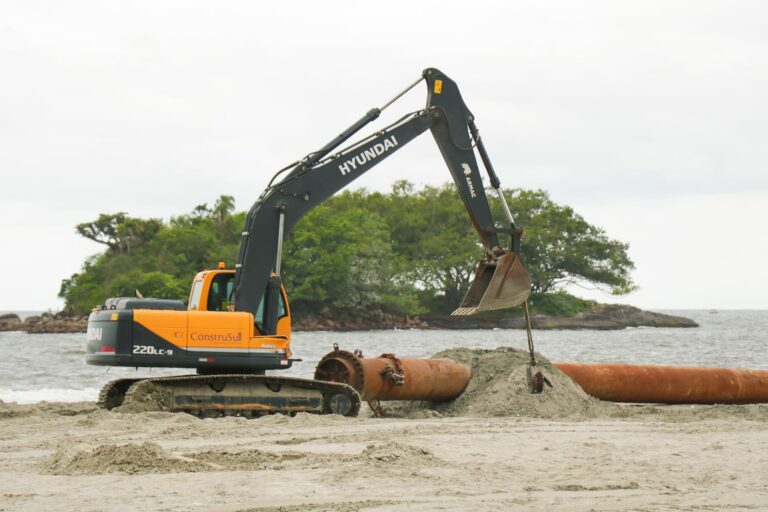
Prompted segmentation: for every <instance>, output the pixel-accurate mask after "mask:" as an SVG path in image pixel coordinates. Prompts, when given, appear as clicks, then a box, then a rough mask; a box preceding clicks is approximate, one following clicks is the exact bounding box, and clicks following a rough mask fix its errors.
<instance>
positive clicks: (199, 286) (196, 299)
mask: <svg viewBox="0 0 768 512" xmlns="http://www.w3.org/2000/svg"><path fill="white" fill-rule="evenodd" d="M202 291H203V280H202V279H199V280H196V281H195V282H194V283H192V293H190V295H189V306H187V309H200V304H199V303H200V294H201V293H202Z"/></svg>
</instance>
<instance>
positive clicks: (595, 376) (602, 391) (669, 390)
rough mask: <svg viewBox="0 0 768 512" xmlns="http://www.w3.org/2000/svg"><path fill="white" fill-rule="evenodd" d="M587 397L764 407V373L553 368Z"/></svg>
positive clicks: (767, 392)
mask: <svg viewBox="0 0 768 512" xmlns="http://www.w3.org/2000/svg"><path fill="white" fill-rule="evenodd" d="M554 365H555V366H556V367H557V368H558V369H560V371H562V372H563V373H565V374H566V375H567V376H568V377H570V378H571V379H573V380H574V381H575V382H576V383H577V384H578V385H579V386H581V388H582V389H583V390H584V391H585V392H586V393H587V394H589V395H592V396H594V397H595V398H599V399H600V400H608V401H611V402H641V403H662V404H754V403H768V371H763V370H736V369H731V368H692V367H681V366H653V365H629V364H589V363H587V364H581V363H554Z"/></svg>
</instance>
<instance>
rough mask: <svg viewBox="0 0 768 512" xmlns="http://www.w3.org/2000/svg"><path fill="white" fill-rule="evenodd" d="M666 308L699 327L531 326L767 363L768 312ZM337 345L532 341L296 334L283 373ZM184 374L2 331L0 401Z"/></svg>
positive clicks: (87, 392)
mask: <svg viewBox="0 0 768 512" xmlns="http://www.w3.org/2000/svg"><path fill="white" fill-rule="evenodd" d="M660 312H662V313H669V314H674V315H681V316H685V317H688V318H692V319H693V320H695V321H696V322H698V323H699V325H700V327H698V328H688V329H666V328H665V329H661V328H653V327H638V328H628V329H622V330H618V331H597V330H557V331H533V338H534V343H535V346H536V351H537V352H539V353H541V354H542V355H543V356H545V357H547V358H549V359H550V360H553V361H574V362H622V363H639V364H665V365H681V366H719V367H728V368H751V369H768V310H749V311H747V310H685V311H683V310H675V311H660ZM24 313H29V314H31V312H24ZM24 316H25V315H24ZM334 344H338V346H339V347H340V348H342V349H344V350H350V351H351V350H354V349H360V350H362V351H363V354H364V355H365V356H369V357H372V356H376V355H379V354H381V353H384V352H394V353H395V354H396V355H397V356H399V357H429V356H431V355H433V354H435V353H436V352H439V351H441V350H444V349H448V348H455V347H474V348H495V347H500V346H508V347H515V348H520V349H524V348H526V345H527V343H526V336H525V331H522V330H509V329H492V330H421V329H409V330H375V331H353V332H334V331H319V332H318V331H315V332H296V333H294V334H293V338H292V349H293V352H294V357H299V358H302V359H303V361H302V362H297V363H294V366H293V367H292V368H290V369H288V370H284V371H282V372H279V373H280V374H281V375H292V376H297V377H311V376H312V374H313V373H314V369H315V365H316V364H317V362H318V360H319V359H320V358H321V357H322V356H323V355H324V354H326V353H328V352H330V351H331V350H333V346H334ZM181 373H188V370H183V369H157V368H155V369H145V368H139V369H135V368H119V367H114V368H105V367H99V366H89V365H87V364H86V363H85V334H27V333H25V332H0V400H2V401H4V402H18V403H36V402H40V401H61V402H73V401H81V400H95V399H96V397H97V395H98V392H99V389H100V387H101V386H102V385H103V384H105V383H106V382H108V381H110V380H112V379H117V378H120V377H135V376H150V375H154V376H157V375H173V374H181Z"/></svg>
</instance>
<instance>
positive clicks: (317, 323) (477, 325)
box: [294, 304, 698, 331]
mask: <svg viewBox="0 0 768 512" xmlns="http://www.w3.org/2000/svg"><path fill="white" fill-rule="evenodd" d="M531 326H532V327H533V328H534V329H598V330H616V329H625V328H627V327H698V324H697V323H696V322H694V321H693V320H691V319H690V318H684V317H681V316H674V315H667V314H663V313H654V312H652V311H645V310H642V309H639V308H636V307H634V306H627V305H623V304H600V305H597V306H596V307H594V308H593V309H591V310H589V311H585V312H582V313H579V314H577V315H574V316H571V317H564V316H548V315H533V316H532V317H531ZM413 328H415V329H493V328H502V329H523V328H525V323H524V320H523V317H522V315H520V314H516V313H512V314H510V313H505V314H501V313H499V312H496V313H491V314H480V315H475V316H459V317H454V316H450V315H436V314H428V315H423V316H419V317H409V316H402V315H394V314H390V313H384V312H382V311H377V310H372V311H365V312H362V313H360V314H357V315H353V314H349V313H340V312H333V311H331V310H330V309H329V308H326V310H323V311H322V312H321V313H320V314H319V315H302V314H297V315H296V316H295V317H294V329H295V330H298V331H323V330H327V331H354V330H368V329H413Z"/></svg>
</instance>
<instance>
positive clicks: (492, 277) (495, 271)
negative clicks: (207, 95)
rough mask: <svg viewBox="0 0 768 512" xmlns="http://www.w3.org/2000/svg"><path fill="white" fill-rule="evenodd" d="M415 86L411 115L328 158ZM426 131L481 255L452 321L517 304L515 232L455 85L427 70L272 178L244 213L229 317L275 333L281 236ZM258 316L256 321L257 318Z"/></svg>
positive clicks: (521, 287)
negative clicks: (492, 196)
mask: <svg viewBox="0 0 768 512" xmlns="http://www.w3.org/2000/svg"><path fill="white" fill-rule="evenodd" d="M422 80H425V81H426V83H427V87H428V91H429V94H428V98H427V106H426V108H425V109H423V110H419V111H417V112H413V113H410V114H408V115H406V116H404V117H402V118H401V119H400V120H398V121H397V122H395V123H393V124H392V125H390V126H388V127H386V128H384V129H383V130H381V131H379V132H376V133H375V134H373V135H371V136H369V137H366V138H365V139H363V140H361V141H359V142H357V143H354V144H352V145H350V146H348V147H346V148H344V149H342V150H340V151H338V152H336V153H334V154H331V152H332V151H333V150H334V149H336V148H337V147H338V146H339V145H341V144H342V143H343V142H345V141H346V140H348V139H349V138H350V137H351V136H352V135H354V134H355V133H356V132H357V131H359V130H360V129H362V128H363V127H364V126H366V125H367V124H368V123H370V122H371V121H373V120H375V119H376V118H378V117H379V114H380V113H381V111H382V110H383V109H385V108H387V107H388V106H389V105H391V104H392V103H393V102H394V101H395V100H397V99H398V98H399V97H400V96H402V95H403V94H405V92H407V91H408V90H410V89H411V88H412V87H414V86H415V85H417V84H418V83H419V82H421V81H422ZM427 130H431V132H432V135H433V136H434V139H435V142H436V143H437V145H438V147H439V149H440V152H441V154H442V155H443V158H444V159H445V162H446V164H447V166H448V170H449V171H450V173H451V175H452V177H453V180H454V183H455V184H456V187H457V188H458V190H459V195H460V197H461V199H462V201H463V202H464V205H465V207H466V209H467V213H468V214H469V217H470V219H471V222H472V224H473V225H474V227H475V229H476V231H477V233H478V234H479V236H480V239H481V241H482V243H483V246H484V248H485V252H486V257H485V258H484V259H483V260H482V261H481V262H480V265H479V268H478V272H477V274H476V276H475V280H474V281H473V284H472V286H471V288H470V290H469V292H468V294H467V297H465V299H464V301H463V303H462V306H461V307H460V308H459V309H458V310H457V311H456V312H454V314H472V313H475V312H477V311H483V310H488V309H500V308H504V307H513V306H516V305H518V304H520V303H522V302H524V301H525V300H526V298H527V296H528V293H529V290H530V278H529V277H528V273H527V272H526V271H525V268H524V267H523V265H522V262H521V261H520V260H519V257H517V255H516V253H517V252H518V246H519V237H520V233H521V231H520V230H518V229H517V227H516V226H515V223H514V219H513V218H512V215H511V213H510V211H509V208H508V207H507V204H506V201H505V200H504V196H503V194H502V193H501V188H500V183H499V180H498V177H497V176H496V174H495V172H494V170H493V167H492V166H491V163H490V160H489V159H488V155H487V152H486V150H485V148H484V146H483V144H482V141H481V140H480V138H479V135H478V131H477V128H476V126H475V123H474V116H473V115H472V113H471V112H470V111H469V109H468V108H467V106H466V105H465V104H464V101H463V99H462V97H461V94H460V92H459V89H458V87H457V86H456V83H455V82H453V81H452V80H451V79H450V78H448V77H447V76H446V75H445V74H443V73H441V72H440V71H438V70H437V69H434V68H428V69H426V70H424V73H423V74H422V78H421V79H419V80H418V81H417V82H414V83H413V84H412V85H411V86H410V87H409V88H407V89H406V90H404V91H403V92H401V93H400V94H399V95H398V96H396V97H395V98H394V99H393V100H392V101H390V102H389V103H387V104H386V105H385V106H384V107H382V108H381V109H378V108H377V109H372V110H370V111H369V112H368V113H367V114H366V115H365V116H364V117H363V118H361V119H360V120H359V121H357V122H356V123H355V124H353V125H352V126H350V127H349V128H348V129H347V130H345V131H344V132H342V133H341V134H340V135H339V136H337V137H336V138H335V139H334V140H332V141H331V142H329V143H328V144H326V145H325V146H324V147H323V148H321V149H320V150H318V151H316V152H314V153H311V154H310V155H308V156H307V157H305V158H304V159H303V160H301V161H300V162H296V163H294V164H291V165H290V166H288V167H286V168H285V169H283V170H282V171H280V172H278V174H277V175H276V176H275V177H274V178H273V179H272V182H271V183H270V185H269V186H268V187H267V189H266V190H265V191H264V192H263V193H262V195H261V197H259V199H258V200H257V201H256V203H255V204H254V205H253V207H252V208H251V210H250V211H249V212H248V217H247V220H246V223H245V229H244V231H243V234H242V240H241V244H240V253H239V256H238V260H237V264H236V266H235V288H234V305H235V310H237V311H248V312H251V313H252V314H253V315H254V318H255V319H256V321H257V323H258V324H259V326H260V329H261V330H262V332H263V333H264V334H274V332H275V330H276V327H277V318H278V308H279V295H280V287H281V281H280V271H281V260H282V247H283V241H284V239H285V237H286V236H287V234H288V233H289V232H290V231H291V229H292V228H293V226H294V225H295V224H296V223H297V222H298V221H299V220H300V219H301V218H302V217H303V216H304V215H305V214H306V213H307V212H309V211H310V210H311V209H312V208H314V207H315V206H317V205H318V204H320V203H322V202H323V201H325V200H326V199H328V198H329V197H331V196H332V195H333V194H335V193H336V192H338V191H339V190H341V189H343V188H344V187H346V186H347V185H349V184H350V183H351V182H352V181H354V180H355V179H357V178H358V177H360V176H362V175H363V174H364V173H366V172H367V171H369V170H370V169H372V168H373V167H374V166H376V165H377V164H379V163H380V162H381V161H383V160H384V159H385V158H388V157H389V156H391V155H392V154H394V153H395V152H397V151H398V150H399V149H400V148H402V147H403V146H405V145H406V144H408V143H409V142H410V141H412V140H413V139H415V138H416V137H418V136H419V135H421V134H422V133H424V132H426V131H427ZM474 146H477V148H478V151H479V153H480V156H481V159H482V161H483V163H484V165H485V168H486V171H487V172H488V174H489V177H490V180H491V185H492V186H493V188H494V189H495V190H496V191H497V194H498V195H499V198H500V199H501V201H502V204H503V206H504V208H505V212H506V215H507V220H508V222H509V227H508V228H500V227H496V226H495V225H494V223H493V218H492V216H491V211H490V208H489V205H488V199H487V197H486V194H485V189H484V187H483V181H482V178H481V176H480V171H479V168H478V164H477V160H476V158H475V153H474ZM329 155H330V156H329ZM286 171H287V173H286V174H285V175H284V176H283V177H282V178H281V179H279V180H278V178H279V177H280V175H281V174H282V173H284V172H286ZM499 233H506V234H509V235H510V236H511V237H512V243H511V247H510V250H509V251H508V250H505V249H504V248H503V247H502V246H501V244H500V242H499V237H498V235H499ZM259 314H262V315H263V317H262V318H258V315H259Z"/></svg>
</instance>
